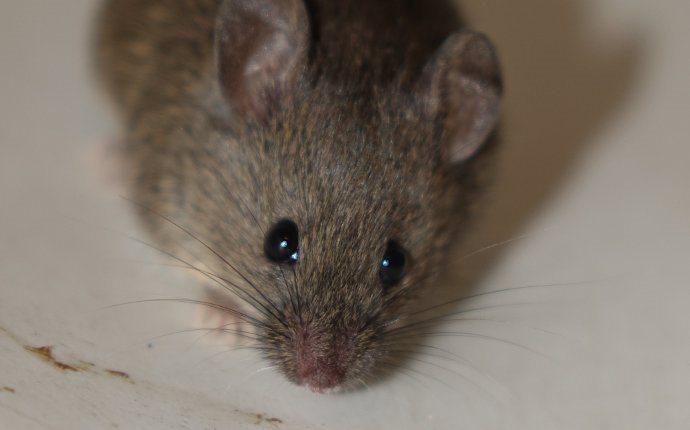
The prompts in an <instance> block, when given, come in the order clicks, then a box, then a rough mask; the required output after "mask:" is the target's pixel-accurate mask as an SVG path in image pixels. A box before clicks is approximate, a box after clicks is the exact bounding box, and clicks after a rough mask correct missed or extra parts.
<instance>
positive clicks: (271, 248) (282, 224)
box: [264, 220, 299, 264]
mask: <svg viewBox="0 0 690 430" xmlns="http://www.w3.org/2000/svg"><path fill="white" fill-rule="evenodd" d="M264 253H265V254H266V257H267V258H268V259H269V260H271V261H273V262H274V263H281V264H294V263H296V262H297V261H298V260H299V232H298V231H297V225H296V224H295V223H294V222H292V221H290V220H282V221H279V222H278V223H276V225H274V226H273V227H272V228H271V231H269V232H268V234H267V235H266V240H265V242H264Z"/></svg>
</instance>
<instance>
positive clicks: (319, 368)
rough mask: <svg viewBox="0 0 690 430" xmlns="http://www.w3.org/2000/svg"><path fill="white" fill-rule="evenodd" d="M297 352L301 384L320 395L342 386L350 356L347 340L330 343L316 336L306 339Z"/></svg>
mask: <svg viewBox="0 0 690 430" xmlns="http://www.w3.org/2000/svg"><path fill="white" fill-rule="evenodd" d="M296 352H297V357H296V358H297V362H296V365H297V366H296V367H297V368H296V370H297V376H298V378H299V381H300V383H302V384H304V385H307V386H308V387H309V388H310V389H311V390H312V391H314V392H318V393H322V392H324V391H326V390H328V389H330V388H335V387H337V386H338V385H340V384H342V382H343V380H344V379H345V375H346V373H347V361H348V357H349V355H350V348H349V347H348V342H347V341H346V340H345V339H341V340H339V341H336V342H333V341H332V340H331V341H330V342H329V341H324V339H320V338H319V337H316V336H313V337H305V338H303V339H302V342H299V343H298V346H297V351H296Z"/></svg>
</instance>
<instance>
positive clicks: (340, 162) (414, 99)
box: [97, 0, 483, 384]
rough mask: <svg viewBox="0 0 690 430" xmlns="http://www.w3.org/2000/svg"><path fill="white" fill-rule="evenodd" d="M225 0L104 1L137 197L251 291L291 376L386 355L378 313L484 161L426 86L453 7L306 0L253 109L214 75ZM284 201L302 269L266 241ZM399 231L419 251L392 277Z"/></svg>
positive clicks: (439, 232)
mask: <svg viewBox="0 0 690 430" xmlns="http://www.w3.org/2000/svg"><path fill="white" fill-rule="evenodd" d="M231 1H238V2H239V1H240V0H231ZM276 1H277V2H281V1H283V0H276ZM221 3H222V2H221V1H219V0H110V1H108V2H107V3H106V6H105V7H104V9H103V11H102V15H101V19H102V22H101V25H100V27H99V34H98V44H97V55H98V59H99V61H98V64H99V70H100V74H101V76H102V78H103V81H104V84H105V85H106V87H107V88H108V90H109V92H110V93H111V94H112V96H113V99H114V100H115V101H116V106H117V108H118V111H119V112H120V114H121V117H122V119H123V122H124V123H125V124H126V126H127V127H126V129H127V135H126V142H127V143H126V148H125V150H126V154H127V159H128V162H129V163H131V167H132V169H133V171H134V172H135V180H134V184H133V185H132V188H131V193H132V196H133V199H134V200H135V201H137V202H140V203H141V204H142V205H144V206H146V207H147V208H149V209H151V210H148V209H143V210H142V211H141V213H142V215H143V219H144V220H145V223H146V225H147V226H148V228H149V229H150V231H151V232H152V234H153V235H154V237H155V238H156V239H157V241H158V243H159V244H160V246H161V247H162V248H164V249H165V250H167V251H169V252H171V253H174V254H175V255H183V256H185V257H187V258H191V259H193V260H194V261H200V262H203V263H204V264H205V267H207V268H208V270H209V271H213V272H214V273H215V274H217V275H218V276H219V277H222V278H223V279H225V280H232V282H233V283H237V284H238V285H239V286H240V287H241V289H242V291H246V292H248V293H251V294H252V295H253V296H255V297H257V299H258V301H260V302H261V303H262V304H263V307H262V308H261V309H262V310H263V313H261V314H259V316H258V317H259V318H260V321H261V326H260V328H261V332H260V336H261V337H262V339H263V342H262V349H263V350H264V352H265V355H266V356H267V357H268V358H269V359H270V360H273V361H275V362H277V363H278V364H279V365H280V367H281V369H282V370H283V371H284V372H285V374H286V376H287V377H288V378H290V379H292V380H293V381H295V382H298V383H299V382H301V381H300V378H299V375H298V368H299V367H300V363H299V361H300V360H306V361H309V360H310V359H311V360H317V361H318V360H326V361H329V362H330V365H333V366H336V367H337V368H338V369H339V371H340V372H341V373H342V374H343V375H341V376H342V378H341V379H342V380H338V381H337V383H336V384H341V383H342V384H345V383H348V382H353V381H355V380H357V379H360V378H362V377H365V376H368V375H369V374H371V373H372V372H373V370H374V369H375V366H376V364H377V362H379V361H380V360H381V359H382V358H383V357H385V356H386V353H387V352H386V351H387V348H388V347H387V345H386V336H385V331H386V328H387V327H388V325H389V324H391V322H393V321H395V320H397V319H398V318H400V317H401V316H403V312H404V309H405V306H406V305H407V304H409V298H410V297H411V296H412V294H413V293H414V292H415V291H418V290H419V289H420V288H421V287H424V286H425V285H428V284H429V282H430V280H431V279H433V277H434V275H435V274H436V273H438V271H439V269H440V267H441V265H442V264H443V262H444V258H445V255H446V248H447V246H448V244H449V241H450V240H451V239H453V238H454V237H455V236H454V233H453V232H454V231H456V229H458V228H461V227H463V226H464V225H465V224H466V217H465V215H466V213H467V211H466V209H467V208H468V207H469V206H470V205H471V204H472V202H473V201H474V198H473V196H474V194H475V189H476V177H477V173H478V171H479V170H480V167H479V164H478V163H477V160H473V161H472V162H464V163H451V162H449V161H448V154H449V153H450V152H452V151H451V150H450V149H448V148H447V147H446V146H444V144H443V141H444V139H446V138H447V135H448V133H449V132H448V130H449V129H450V127H449V126H447V122H448V121H447V117H441V116H438V115H433V114H429V110H428V106H427V105H426V104H425V102H424V94H421V93H420V91H423V90H424V88H425V87H424V85H423V84H422V83H423V82H424V79H423V76H422V75H423V70H424V69H425V67H427V68H428V67H429V66H427V64H429V63H430V61H432V60H431V59H432V58H433V57H434V53H435V52H437V51H438V49H439V47H440V46H441V45H442V43H443V41H444V40H445V39H446V38H447V36H448V35H450V34H451V32H452V31H454V30H456V29H457V28H458V26H459V23H458V22H457V21H456V20H455V18H454V17H455V16H456V15H455V13H453V12H452V11H450V8H449V7H448V6H447V5H446V4H445V3H443V2H437V3H435V2H424V1H411V0H391V1H371V0H345V1H327V0H309V1H307V2H306V4H305V10H306V11H307V12H308V19H309V21H308V23H309V24H308V25H309V32H308V33H305V34H309V39H308V40H307V43H308V46H305V47H304V48H305V49H304V55H305V61H304V64H303V65H304V68H305V70H304V71H302V72H300V73H301V74H300V75H294V76H300V78H299V79H298V81H297V82H296V83H294V84H293V83H291V84H289V85H288V84H285V85H286V87H288V88H291V89H292V90H291V91H283V90H282V89H281V91H282V92H284V94H283V93H280V94H279V93H278V90H279V89H277V88H276V89H275V92H274V95H275V94H279V95H278V96H276V97H278V98H279V99H280V100H279V101H276V102H275V103H273V101H272V103H271V104H265V105H261V106H263V107H266V108H271V109H272V110H271V111H270V112H269V113H266V112H263V111H262V112H259V113H256V112H254V111H255V107H256V103H259V104H261V100H260V99H257V100H259V101H258V102H257V101H256V100H254V99H252V100H250V101H249V102H247V103H245V104H242V103H243V102H238V103H236V104H235V105H234V106H235V107H238V106H239V108H237V110H235V111H233V107H232V106H231V105H232V103H231V104H230V105H229V104H228V103H227V102H226V99H227V97H229V98H232V97H239V96H238V94H239V93H238V91H237V90H234V88H236V86H232V85H231V86H225V87H224V83H225V81H224V80H223V79H220V81H219V79H218V73H217V72H216V62H215V60H216V54H217V52H216V51H215V50H214V40H217V37H218V35H217V34H216V31H217V30H216V29H217V28H220V27H218V25H219V24H218V22H219V14H220V13H223V12H222V10H223V9H221ZM432 3H433V4H432ZM449 11H450V12H449ZM221 19H222V17H221ZM290 25H292V24H290ZM295 25H297V24H295ZM299 25H303V26H304V25H305V24H304V23H302V24H299ZM290 31H291V30H290ZM229 34H233V33H232V29H230V33H229ZM291 34H292V33H291ZM232 37H239V36H232ZM232 37H231V38H230V39H229V40H230V41H231V42H232V41H233V40H234V39H233V38H232ZM247 46H248V45H246V44H245V45H242V46H241V47H240V48H238V49H250V47H247ZM300 52H301V51H300ZM244 54H245V53H244V52H240V50H238V52H237V53H236V55H237V58H239V59H240V60H241V59H242V56H243V55H244ZM295 55H297V54H295ZM299 64H302V63H299ZM273 66H275V67H280V64H274V65H273ZM228 67H230V69H229V72H228V75H227V76H233V75H232V72H233V71H234V69H232V64H231V65H230V66H228ZM227 79H231V78H227ZM227 79H226V80H227ZM232 79H239V78H236V77H235V78H232ZM430 80H431V79H430ZM233 82H234V81H233ZM228 88H230V89H228ZM480 88H483V87H481V86H480ZM224 94H226V96H227V97H224ZM420 94H421V95H420ZM439 94H440V93H439ZM253 96H257V94H253ZM445 96H446V95H445V94H441V95H439V97H445ZM451 96H452V95H451ZM439 100H440V99H439ZM437 102H438V100H437ZM243 110H246V111H251V112H254V113H255V114H256V115H254V116H253V115H249V114H247V115H242V111H243ZM448 110H449V111H450V108H449V109H448ZM435 113H437V112H435ZM465 115H467V112H465ZM160 215H163V216H165V217H169V218H170V219H171V220H174V221H175V222H176V223H178V224H179V225H180V226H184V227H185V228H187V229H189V231H190V232H191V233H193V235H194V236H196V237H198V238H199V239H201V240H203V241H204V242H205V244H206V245H208V246H209V247H210V248H212V249H213V251H215V253H217V254H218V255H215V253H213V252H210V251H209V249H208V248H207V247H206V246H205V245H204V244H202V243H200V242H199V241H198V240H195V239H193V238H192V237H190V235H189V234H186V233H185V232H184V231H182V230H181V229H180V228H175V227H172V226H170V223H168V222H165V221H163V220H162V219H161V217H160ZM284 218H288V219H291V220H293V221H294V222H295V223H296V224H297V225H298V226H299V232H300V250H301V260H300V262H299V263H298V264H297V265H296V266H295V267H294V273H293V271H292V270H291V269H290V268H280V267H279V266H276V265H275V264H272V263H270V262H269V261H267V260H266V258H265V257H264V255H263V247H262V245H263V241H264V235H265V233H266V231H268V230H269V229H270V227H271V226H272V225H273V224H274V223H275V222H276V221H278V220H280V219H284ZM391 239H395V240H397V241H398V242H400V243H401V245H403V246H404V247H405V249H406V250H407V252H408V253H409V256H410V260H411V262H410V265H409V268H408V270H407V274H406V276H405V278H404V280H403V282H402V283H401V284H400V285H398V286H396V287H394V288H393V289H391V290H390V291H385V290H384V289H383V288H382V287H381V285H380V282H379V280H378V277H377V273H378V272H377V271H378V267H379V263H380V260H381V257H382V255H383V253H384V251H385V247H386V243H387V242H388V241H389V240H391ZM219 256H220V257H219ZM222 260H225V262H223V261H222ZM226 263H229V264H226ZM229 265H231V266H232V267H229ZM238 272H240V273H241V276H238ZM250 282H251V284H253V285H254V286H256V288H257V290H258V291H260V292H261V294H262V296H257V291H254V290H253V289H252V288H251V287H250V286H249V283H250ZM273 305H275V306H273ZM275 314H277V315H275ZM305 343H306V346H305ZM305 348H306V350H305ZM305 351H307V353H305ZM305 354H306V356H305ZM305 357H306V358H305ZM302 364H304V363H302Z"/></svg>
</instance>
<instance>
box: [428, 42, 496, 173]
mask: <svg viewBox="0 0 690 430" xmlns="http://www.w3.org/2000/svg"><path fill="white" fill-rule="evenodd" d="M502 90H503V88H502V81H501V68H500V64H499V61H498V58H497V56H496V52H495V50H494V47H493V45H492V44H491V42H490V41H489V39H488V38H487V37H486V36H484V35H482V34H480V33H476V32H473V31H469V30H463V31H460V32H458V33H455V34H453V35H451V36H450V37H449V38H448V39H447V40H446V41H445V42H444V43H443V45H442V46H441V48H439V50H438V52H437V53H436V55H435V56H434V58H433V59H432V60H431V61H430V62H429V64H427V66H426V68H425V69H424V72H423V75H422V79H421V81H420V85H419V92H420V94H419V95H420V98H421V100H422V102H423V108H424V111H425V114H426V115H428V117H429V118H430V119H432V120H434V121H440V123H441V126H442V128H443V133H442V135H443V137H442V140H443V142H442V145H443V147H442V148H443V151H442V152H443V155H444V158H446V159H447V160H448V161H449V162H450V163H461V162H463V161H465V160H467V159H468V158H470V157H472V156H473V155H474V154H475V153H477V152H478V151H479V149H480V148H481V147H482V145H483V144H484V143H485V142H486V141H487V140H488V137H489V135H490V134H491V132H492V131H493V130H494V128H495V126H496V123H497V121H498V113H499V107H500V99H501V94H502Z"/></svg>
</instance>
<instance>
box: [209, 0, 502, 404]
mask: <svg viewBox="0 0 690 430" xmlns="http://www.w3.org/2000/svg"><path fill="white" fill-rule="evenodd" d="M310 39H311V37H310V30H309V19H308V16H307V11H306V9H305V6H304V4H303V2H302V1H300V0H251V1H250V0H232V1H226V2H225V4H224V7H223V10H222V13H221V17H220V19H219V22H218V27H217V35H216V57H217V70H218V82H219V84H220V88H221V89H222V92H223V95H224V100H225V103H226V104H227V107H228V108H229V111H231V112H232V115H233V118H234V121H235V122H236V123H238V124H239V125H238V126H236V127H235V130H234V131H233V134H232V137H228V141H231V143H228V145H235V146H236V148H234V150H233V151H232V153H233V154H234V155H233V156H232V158H233V160H234V161H232V160H230V161H228V166H227V167H226V170H224V171H223V173H222V174H223V175H224V176H228V177H229V178H231V179H230V180H229V181H228V182H230V181H232V184H233V186H235V187H236V189H237V190H238V191H237V193H241V194H243V195H245V196H248V197H246V198H243V200H242V202H241V204H240V205H239V206H240V207H242V212H243V213H244V215H245V216H244V217H243V219H244V220H248V219H251V220H252V221H251V222H248V221H247V222H245V221H239V220H238V221H237V222H235V223H234V224H233V226H232V227H231V228H232V229H233V231H228V232H227V235H226V236H227V237H228V239H227V240H228V242H230V241H235V242H237V243H242V244H243V245H244V246H235V247H233V246H231V245H228V246H226V247H225V251H224V253H225V254H226V255H227V258H228V259H230V260H231V261H234V259H236V260H237V261H247V260H248V258H247V257H248V256H251V257H252V258H251V259H250V261H252V262H253V263H252V264H246V265H243V264H241V263H237V264H238V266H241V267H240V270H242V271H243V273H244V274H243V278H245V279H244V281H246V282H245V289H246V290H249V291H251V292H252V293H251V295H252V296H254V298H253V299H252V300H253V301H254V302H255V303H256V305H255V307H256V308H257V309H258V314H257V318H258V319H259V320H260V324H258V326H259V330H260V332H261V333H260V337H261V339H262V345H261V349H262V350H263V351H264V352H265V355H266V357H267V358H268V359H269V360H271V361H273V362H274V363H276V364H277V365H278V366H279V368H280V369H281V370H282V371H283V373H284V374H285V375H286V376H287V377H288V378H289V379H290V380H292V381H294V382H295V383H297V384H301V385H307V386H309V387H310V388H312V389H313V390H315V391H324V390H327V389H331V388H335V387H339V386H344V385H348V384H352V383H356V382H357V381H361V380H362V379H363V378H365V377H368V376H370V375H371V374H372V373H374V372H375V369H376V368H377V365H380V364H381V363H384V362H385V361H386V357H387V356H388V353H389V350H390V339H389V336H387V332H388V330H389V329H390V328H391V327H392V326H393V325H394V324H395V323H396V322H397V321H398V320H399V319H400V317H401V315H402V314H403V311H404V308H405V306H406V302H407V301H408V300H407V299H408V298H409V296H410V294H412V292H413V291H415V290H417V289H419V288H420V287H424V285H425V284H427V283H429V280H430V279H432V277H433V275H434V274H435V273H436V272H437V270H438V269H439V266H440V265H441V264H442V263H443V257H444V254H445V248H446V245H447V244H448V242H449V241H450V240H451V239H452V237H453V236H452V234H451V232H452V231H453V230H454V227H455V226H456V225H457V224H458V223H461V222H462V220H458V219H457V217H456V218H453V216H456V215H457V213H458V212H457V209H458V203H459V202H460V204H462V202H463V201H465V200H466V199H467V196H466V194H465V192H466V191H467V188H466V183H464V182H463V181H461V180H458V178H459V175H458V172H461V175H460V177H461V176H462V172H469V170H468V166H469V162H470V159H471V158H472V157H473V155H474V154H476V153H477V152H478V151H479V150H480V148H481V146H482V145H483V144H484V142H485V141H486V140H487V138H488V136H489V134H490V133H491V132H492V130H493V128H494V125H495V122H496V119H497V115H498V107H499V98H500V93H501V83H500V72H499V66H498V62H497V59H496V56H495V54H494V50H493V48H492V46H491V44H490V42H489V41H488V40H487V39H486V38H485V37H484V36H482V35H480V34H477V33H474V32H471V31H461V32H458V33H456V34H453V35H451V36H450V37H449V38H448V39H447V40H446V41H445V42H444V43H443V44H442V45H441V46H440V47H439V49H438V51H437V52H436V54H435V55H434V56H433V57H432V58H431V59H429V61H428V63H427V65H426V67H425V68H424V69H423V71H422V72H421V73H420V76H419V77H418V78H417V79H416V80H415V81H414V83H412V84H409V83H408V84H402V83H391V84H390V85H378V86H376V88H374V89H370V91H368V92H367V93H366V96H363V94H364V93H363V92H362V91H361V90H362V87H361V86H359V85H350V84H348V83H343V82H329V81H328V80H327V79H320V78H317V77H315V74H313V73H311V71H312V68H311V66H310V60H309V52H310V46H309V44H310ZM242 190H244V191H246V192H244V193H243V192H242ZM233 235H234V236H233ZM249 284H251V288H250V287H249ZM429 293H431V292H429Z"/></svg>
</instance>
